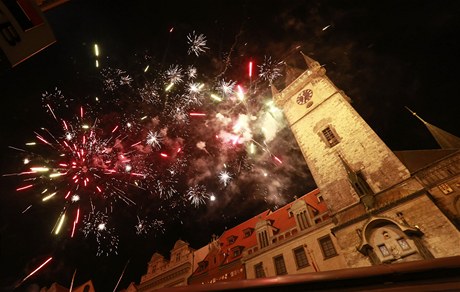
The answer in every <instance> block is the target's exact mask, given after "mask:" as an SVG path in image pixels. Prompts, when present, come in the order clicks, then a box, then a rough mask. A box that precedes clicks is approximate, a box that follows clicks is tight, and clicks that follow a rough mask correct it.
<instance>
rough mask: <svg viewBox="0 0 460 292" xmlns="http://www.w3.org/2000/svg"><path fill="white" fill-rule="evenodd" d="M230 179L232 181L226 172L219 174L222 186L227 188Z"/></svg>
mask: <svg viewBox="0 0 460 292" xmlns="http://www.w3.org/2000/svg"><path fill="white" fill-rule="evenodd" d="M231 179H232V176H231V175H230V173H229V172H228V171H226V170H222V171H221V172H220V173H219V180H220V182H221V183H223V184H224V186H227V184H228V183H229V182H230V180H231Z"/></svg>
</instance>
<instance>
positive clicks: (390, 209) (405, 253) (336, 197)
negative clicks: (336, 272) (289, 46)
mask: <svg viewBox="0 0 460 292" xmlns="http://www.w3.org/2000/svg"><path fill="white" fill-rule="evenodd" d="M302 55H303V54H302ZM303 57H304V59H305V62H306V63H307V66H308V69H307V70H306V71H305V72H303V73H301V74H300V76H299V77H297V78H296V79H295V80H294V81H292V82H291V83H290V84H289V85H287V87H286V88H285V89H284V90H283V91H281V92H279V91H278V90H277V89H276V88H275V87H274V86H272V92H273V97H274V100H275V102H276V104H277V106H278V107H280V108H282V109H283V112H284V114H285V116H286V118H287V121H288V124H289V127H290V128H291V130H292V132H293V133H294V136H295V138H296V140H297V143H298V144H299V146H300V149H301V151H302V153H303V156H304V158H305V161H306V162H307V165H308V168H309V170H310V172H311V173H312V175H313V178H314V180H315V182H316V185H317V186H318V188H319V189H320V191H321V194H322V197H323V198H324V200H325V201H326V204H327V206H328V208H329V211H330V213H331V214H330V215H331V216H332V218H333V222H334V227H333V228H332V229H331V232H332V234H333V235H334V236H335V238H336V240H337V243H338V245H339V246H340V250H341V253H343V255H344V257H345V260H346V262H347V267H360V266H369V265H377V264H381V263H396V262H402V261H413V260H422V259H432V258H437V257H446V256H453V255H460V246H459V245H458V242H460V232H459V230H458V229H457V228H456V227H455V225H454V224H453V223H452V220H453V219H452V218H454V217H455V215H453V214H450V213H449V214H450V215H451V218H450V219H449V218H448V217H446V215H445V214H446V213H448V212H446V210H442V209H440V207H439V206H438V205H437V204H439V202H444V203H442V204H444V205H442V204H441V205H442V206H443V208H444V209H447V208H451V206H450V205H452V204H453V202H452V200H450V201H447V200H440V199H439V198H438V197H436V193H435V189H438V188H441V187H442V189H446V188H445V186H444V185H445V184H446V182H447V181H448V182H449V183H452V184H453V185H460V183H459V182H458V181H459V179H460V176H459V175H460V167H458V160H457V159H458V158H455V157H458V152H457V156H454V157H452V158H451V159H448V160H445V161H444V160H443V162H438V163H437V164H434V165H431V166H429V167H425V168H423V169H422V170H420V171H417V172H415V173H410V172H409V170H408V169H407V168H406V166H405V165H404V164H403V163H402V162H401V161H400V160H399V159H398V158H397V156H396V155H395V154H394V153H393V152H392V151H391V150H390V149H389V148H388V147H387V146H386V145H385V143H384V142H383V141H382V140H381V139H380V138H379V137H378V136H377V134H376V133H375V132H374V131H373V130H372V129H371V128H370V126H369V125H368V124H367V123H366V122H365V121H364V120H363V119H362V118H361V116H360V115H359V114H358V113H357V112H356V111H355V110H354V109H353V107H352V106H351V105H350V99H349V98H348V97H347V96H346V95H345V93H344V92H343V91H341V90H340V89H338V88H337V87H336V86H335V85H334V84H333V83H332V82H331V81H330V80H329V78H328V77H327V76H326V75H325V73H326V70H325V69H324V68H323V67H321V66H320V64H319V63H318V62H316V61H315V60H312V59H311V58H309V57H307V56H305V55H303ZM429 179H432V180H433V181H430V183H428V181H429ZM454 182H455V183H454ZM452 191H453V189H452ZM433 194H434V195H433ZM440 197H442V196H440ZM447 205H449V206H448V207H446V206H447ZM451 209H452V208H451ZM455 218H457V217H455Z"/></svg>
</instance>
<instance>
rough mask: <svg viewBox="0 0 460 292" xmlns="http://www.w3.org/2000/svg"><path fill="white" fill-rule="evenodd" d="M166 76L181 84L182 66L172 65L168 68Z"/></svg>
mask: <svg viewBox="0 0 460 292" xmlns="http://www.w3.org/2000/svg"><path fill="white" fill-rule="evenodd" d="M165 73H166V77H167V78H168V81H169V82H170V83H172V84H179V83H182V81H183V77H184V76H183V74H182V68H181V67H179V65H171V66H170V67H169V68H168V70H166V72H165Z"/></svg>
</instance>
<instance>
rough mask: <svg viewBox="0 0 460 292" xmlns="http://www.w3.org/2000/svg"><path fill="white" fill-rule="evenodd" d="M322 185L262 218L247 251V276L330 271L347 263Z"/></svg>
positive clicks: (245, 255) (245, 257)
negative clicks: (252, 243)
mask: <svg viewBox="0 0 460 292" xmlns="http://www.w3.org/2000/svg"><path fill="white" fill-rule="evenodd" d="M333 226H334V225H333V222H332V221H331V218H330V217H329V212H328V210H327V207H326V204H325V203H324V200H323V199H322V196H321V194H320V192H319V190H318V189H316V190H314V191H312V192H310V193H308V194H306V195H304V196H302V197H301V198H299V199H297V200H295V201H294V202H292V203H290V204H287V205H285V206H284V207H282V208H279V209H278V210H276V211H274V212H272V213H270V214H269V215H268V216H267V217H266V218H265V219H260V220H259V221H258V222H257V223H256V226H255V235H256V239H257V242H256V243H255V244H254V245H253V246H248V247H247V248H246V250H245V251H244V257H243V261H244V264H245V270H246V278H247V279H255V278H264V277H274V276H281V275H285V274H289V275H292V274H301V273H310V272H318V271H328V270H335V269H340V268H344V267H345V266H346V263H345V258H344V257H343V254H342V251H341V250H339V247H338V244H337V241H336V239H335V237H334V235H333V234H331V228H332V227H333Z"/></svg>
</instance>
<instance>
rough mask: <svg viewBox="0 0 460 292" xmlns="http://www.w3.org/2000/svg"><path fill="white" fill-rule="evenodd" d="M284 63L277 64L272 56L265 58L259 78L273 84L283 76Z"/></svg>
mask: <svg viewBox="0 0 460 292" xmlns="http://www.w3.org/2000/svg"><path fill="white" fill-rule="evenodd" d="M282 64H283V62H282V61H281V62H275V61H273V60H272V58H271V57H270V56H268V57H267V56H265V57H264V62H263V63H262V65H259V66H258V67H259V72H260V73H259V77H260V78H261V79H263V80H266V81H268V82H270V83H272V82H273V80H275V79H277V78H278V77H280V76H281V68H280V67H281V65H282Z"/></svg>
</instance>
